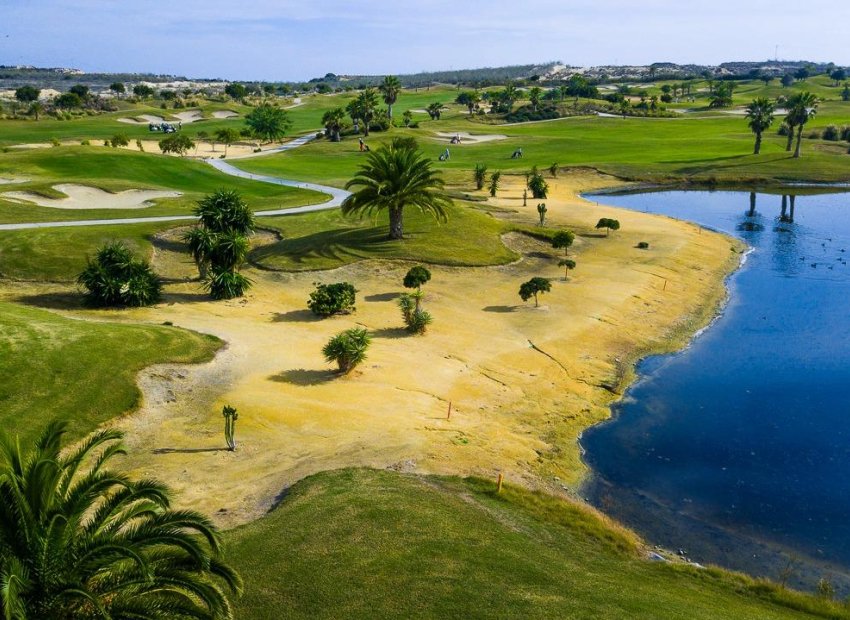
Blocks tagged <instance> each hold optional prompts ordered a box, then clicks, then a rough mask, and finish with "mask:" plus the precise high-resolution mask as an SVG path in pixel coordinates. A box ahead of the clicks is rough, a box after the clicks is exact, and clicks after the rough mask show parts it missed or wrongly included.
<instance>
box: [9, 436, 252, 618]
mask: <svg viewBox="0 0 850 620" xmlns="http://www.w3.org/2000/svg"><path fill="white" fill-rule="evenodd" d="M66 433H67V424H66V423H65V422H60V421H54V422H51V423H49V424H48V425H47V427H46V428H45V430H44V432H43V433H42V434H41V436H40V437H39V438H38V439H37V440H36V441H35V442H34V443H33V444H32V446H31V447H29V448H28V449H22V448H21V445H20V443H19V442H18V441H16V440H14V439H12V438H10V437H9V436H8V435H6V434H5V433H4V434H3V436H2V439H0V497H2V498H3V501H2V502H0V549H2V553H0V575H2V583H3V587H2V591H0V601H2V607H3V610H4V614H3V617H4V618H10V619H13V618H14V619H15V620H22V619H24V618H32V619H36V618H43V619H47V618H51V619H54V618H55V619H59V618H79V619H84V618H149V619H151V620H166V619H170V618H175V617H178V616H179V617H181V618H209V619H212V618H221V619H223V618H230V617H231V616H232V610H231V606H230V602H229V600H228V591H229V592H230V593H233V594H238V593H240V592H241V590H242V582H241V579H240V578H239V575H238V574H237V573H236V572H235V571H234V570H233V569H232V568H231V567H230V566H228V565H227V564H226V563H225V562H224V560H223V558H222V555H221V548H220V545H221V536H220V534H219V532H218V530H217V529H216V527H215V526H214V525H213V524H212V522H211V521H210V520H209V519H208V518H207V517H205V516H203V515H201V514H200V513H197V512H194V511H190V510H179V511H175V510H172V508H171V494H170V492H169V490H168V489H167V488H166V487H165V486H163V485H162V484H161V483H159V482H157V481H156V480H149V479H142V480H136V479H135V478H133V477H129V476H127V475H126V474H124V473H123V472H122V473H119V472H117V471H112V470H110V469H108V465H109V460H110V459H111V458H112V457H114V456H116V455H120V454H123V453H125V448H124V446H123V445H122V444H121V443H120V441H121V439H122V437H123V435H122V433H120V432H119V431H116V430H101V431H97V432H95V433H94V434H92V435H90V436H89V437H88V438H86V439H83V440H82V441H80V442H76V443H73V444H69V445H63V444H65V441H64V438H65V435H66Z"/></svg>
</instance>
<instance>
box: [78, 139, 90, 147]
mask: <svg viewBox="0 0 850 620" xmlns="http://www.w3.org/2000/svg"><path fill="white" fill-rule="evenodd" d="M80 146H91V142H90V141H88V140H83V141H81V142H80Z"/></svg>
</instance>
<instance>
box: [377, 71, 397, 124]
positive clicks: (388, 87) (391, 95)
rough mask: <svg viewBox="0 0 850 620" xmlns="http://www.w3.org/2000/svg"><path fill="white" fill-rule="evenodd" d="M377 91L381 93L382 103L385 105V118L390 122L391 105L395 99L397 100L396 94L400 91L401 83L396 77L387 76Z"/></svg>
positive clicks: (391, 114) (391, 115)
mask: <svg viewBox="0 0 850 620" xmlns="http://www.w3.org/2000/svg"><path fill="white" fill-rule="evenodd" d="M378 90H380V91H381V95H382V96H383V99H384V103H386V104H387V117H389V119H390V120H392V118H393V105H394V104H395V102H396V99H398V94H399V92H400V91H401V82H400V81H399V79H398V78H397V77H396V76H394V75H388V76H386V77H385V78H384V81H383V82H381V85H380V86H378Z"/></svg>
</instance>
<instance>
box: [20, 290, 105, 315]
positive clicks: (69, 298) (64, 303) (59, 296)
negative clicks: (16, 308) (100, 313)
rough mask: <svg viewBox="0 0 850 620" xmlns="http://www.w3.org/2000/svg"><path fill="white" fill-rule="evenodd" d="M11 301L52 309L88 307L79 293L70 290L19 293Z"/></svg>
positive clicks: (80, 308)
mask: <svg viewBox="0 0 850 620" xmlns="http://www.w3.org/2000/svg"><path fill="white" fill-rule="evenodd" d="M13 301H15V302H17V303H20V304H24V305H26V306H34V307H36V308H50V309H53V310H84V309H86V308H88V306H86V305H85V303H83V302H84V298H83V296H82V294H81V293H72V292H70V291H68V292H61V293H59V292H57V293H36V294H34V295H21V296H19V297H15V298H13Z"/></svg>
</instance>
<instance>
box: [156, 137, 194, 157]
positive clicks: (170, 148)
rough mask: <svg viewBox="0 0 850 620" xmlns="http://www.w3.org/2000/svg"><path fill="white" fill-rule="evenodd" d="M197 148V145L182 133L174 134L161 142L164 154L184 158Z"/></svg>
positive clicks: (160, 148)
mask: <svg viewBox="0 0 850 620" xmlns="http://www.w3.org/2000/svg"><path fill="white" fill-rule="evenodd" d="M193 148H195V143H194V142H193V141H192V139H191V138H190V137H189V136H187V135H185V134H182V133H178V134H174V135H171V136H168V137H167V138H163V139H162V140H160V141H159V150H160V151H162V152H163V153H166V154H168V153H175V154H177V155H179V156H180V157H183V156H184V155H185V154H186V153H188V152H189V149H193Z"/></svg>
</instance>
